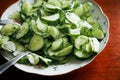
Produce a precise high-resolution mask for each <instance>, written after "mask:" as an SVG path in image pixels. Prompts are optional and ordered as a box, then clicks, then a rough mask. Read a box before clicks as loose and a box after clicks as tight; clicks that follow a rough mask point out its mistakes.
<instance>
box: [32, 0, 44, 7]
mask: <svg viewBox="0 0 120 80" xmlns="http://www.w3.org/2000/svg"><path fill="white" fill-rule="evenodd" d="M42 3H43V0H35V3H34V4H33V7H39V6H42Z"/></svg>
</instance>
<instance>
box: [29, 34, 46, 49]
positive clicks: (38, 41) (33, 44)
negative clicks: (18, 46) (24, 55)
mask: <svg viewBox="0 0 120 80" xmlns="http://www.w3.org/2000/svg"><path fill="white" fill-rule="evenodd" d="M43 45H44V39H43V38H42V37H41V36H39V35H36V34H34V35H33V37H32V38H31V40H30V42H29V44H28V49H29V50H31V51H38V50H39V49H41V48H42V47H43Z"/></svg>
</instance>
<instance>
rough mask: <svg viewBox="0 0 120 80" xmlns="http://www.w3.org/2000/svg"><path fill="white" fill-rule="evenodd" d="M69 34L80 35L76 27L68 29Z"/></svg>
mask: <svg viewBox="0 0 120 80" xmlns="http://www.w3.org/2000/svg"><path fill="white" fill-rule="evenodd" d="M69 34H70V35H80V28H76V29H71V28H70V29H69Z"/></svg>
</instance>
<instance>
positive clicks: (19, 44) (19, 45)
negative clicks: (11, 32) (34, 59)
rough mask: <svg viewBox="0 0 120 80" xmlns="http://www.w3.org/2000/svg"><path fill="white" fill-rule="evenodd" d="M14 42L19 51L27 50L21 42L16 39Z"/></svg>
mask: <svg viewBox="0 0 120 80" xmlns="http://www.w3.org/2000/svg"><path fill="white" fill-rule="evenodd" d="M14 44H15V46H16V50H17V51H21V52H23V51H25V47H24V46H23V45H22V44H21V43H19V42H17V41H14Z"/></svg>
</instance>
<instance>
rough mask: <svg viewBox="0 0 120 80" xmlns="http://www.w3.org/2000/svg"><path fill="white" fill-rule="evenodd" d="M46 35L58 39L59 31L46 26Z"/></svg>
mask: <svg viewBox="0 0 120 80" xmlns="http://www.w3.org/2000/svg"><path fill="white" fill-rule="evenodd" d="M48 33H49V34H50V35H51V36H52V37H53V38H54V39H58V38H59V37H60V32H59V30H58V29H57V28H56V27H54V26H48Z"/></svg>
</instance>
